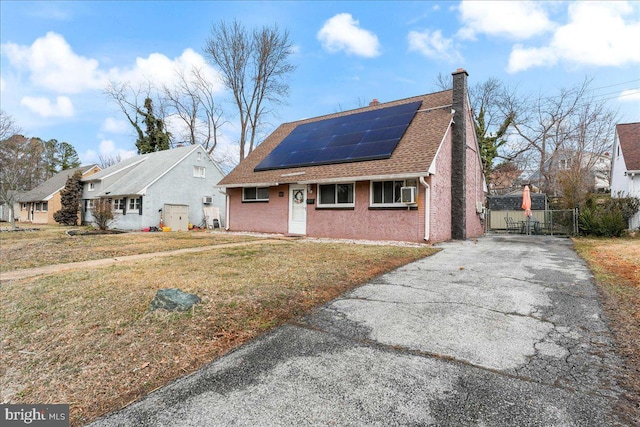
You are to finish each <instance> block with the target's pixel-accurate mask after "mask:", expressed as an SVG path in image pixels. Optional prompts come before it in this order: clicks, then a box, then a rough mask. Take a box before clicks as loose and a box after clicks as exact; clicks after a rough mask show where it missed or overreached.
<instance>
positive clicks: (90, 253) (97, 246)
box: [0, 226, 258, 272]
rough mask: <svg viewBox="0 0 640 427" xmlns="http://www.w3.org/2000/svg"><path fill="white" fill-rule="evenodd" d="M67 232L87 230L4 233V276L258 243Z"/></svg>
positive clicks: (216, 236) (218, 237)
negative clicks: (55, 266)
mask: <svg viewBox="0 0 640 427" xmlns="http://www.w3.org/2000/svg"><path fill="white" fill-rule="evenodd" d="M67 230H79V231H80V230H83V228H67V227H58V226H43V227H42V228H40V230H39V231H20V232H3V233H0V260H2V263H0V272H4V271H11V270H18V269H23V268H34V267H42V266H45V265H53V264H64V263H68V262H77V261H89V260H94V259H102V258H112V257H118V256H125V255H137V254H143V253H151V252H163V251H171V250H174V249H183V248H192V247H198V246H208V245H217V244H223V243H230V242H241V241H250V240H258V238H257V237H253V236H239V235H229V234H227V233H218V232H213V233H211V232H202V231H190V232H184V233H181V232H177V233H125V234H111V235H90V236H69V235H67V234H66V231H67Z"/></svg>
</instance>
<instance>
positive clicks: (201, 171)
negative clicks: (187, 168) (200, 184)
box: [193, 166, 206, 178]
mask: <svg viewBox="0 0 640 427" xmlns="http://www.w3.org/2000/svg"><path fill="white" fill-rule="evenodd" d="M205 172H206V169H205V168H204V166H194V167H193V176H194V177H195V178H204V177H205Z"/></svg>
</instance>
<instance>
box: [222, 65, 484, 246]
mask: <svg viewBox="0 0 640 427" xmlns="http://www.w3.org/2000/svg"><path fill="white" fill-rule="evenodd" d="M467 76H468V74H467V72H466V71H464V70H462V69H459V70H457V71H456V72H455V73H453V89H452V90H446V91H442V92H436V93H431V94H427V95H420V96H415V97H411V98H406V99H401V100H396V101H391V102H385V103H379V102H377V100H374V101H373V102H372V103H371V104H370V105H369V106H368V107H365V108H360V109H356V110H351V111H344V112H340V113H335V114H330V115H326V116H321V117H314V118H311V119H305V120H300V121H296V122H292V123H284V124H282V125H280V126H279V127H278V128H277V129H276V130H275V131H274V132H273V133H272V134H271V135H270V136H269V137H267V138H266V139H265V140H264V142H262V144H260V145H259V146H258V147H257V148H256V149H255V150H253V151H252V152H251V153H250V154H249V155H248V156H247V157H246V158H245V159H244V160H242V161H241V162H240V164H239V165H238V166H237V167H236V168H235V169H234V170H233V171H231V173H229V174H228V175H227V176H226V177H224V178H223V179H222V180H221V181H220V183H219V184H218V186H219V187H221V188H222V189H223V191H224V192H225V194H226V205H227V206H226V216H227V217H226V221H225V224H226V228H227V229H229V230H232V231H252V232H263V233H279V234H285V235H303V236H309V237H324V238H344V239H363V240H389V241H407V242H420V243H424V242H429V243H435V242H442V241H446V240H450V239H458V240H461V239H467V238H472V237H477V236H480V235H482V234H483V229H484V228H483V215H484V214H483V209H484V208H483V205H484V200H485V193H486V184H485V179H484V175H483V171H482V163H481V161H480V155H479V150H478V142H477V139H476V135H475V132H474V127H473V116H472V113H471V109H470V105H469V98H468V93H467Z"/></svg>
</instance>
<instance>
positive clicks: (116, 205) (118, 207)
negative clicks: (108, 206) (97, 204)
mask: <svg viewBox="0 0 640 427" xmlns="http://www.w3.org/2000/svg"><path fill="white" fill-rule="evenodd" d="M126 202H127V199H113V210H114V211H122V210H124V208H125V206H126Z"/></svg>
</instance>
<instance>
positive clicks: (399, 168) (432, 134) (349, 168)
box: [219, 90, 452, 187]
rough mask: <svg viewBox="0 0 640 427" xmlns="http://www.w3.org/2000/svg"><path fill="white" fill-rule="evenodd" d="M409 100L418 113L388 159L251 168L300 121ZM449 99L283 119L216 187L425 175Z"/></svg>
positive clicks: (448, 94)
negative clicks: (295, 119)
mask: <svg viewBox="0 0 640 427" xmlns="http://www.w3.org/2000/svg"><path fill="white" fill-rule="evenodd" d="M411 103H416V105H417V112H416V113H415V115H414V116H413V119H412V120H411V122H410V123H409V125H408V127H407V128H406V130H405V131H404V133H403V134H402V137H401V138H400V140H399V142H398V144H397V146H396V147H395V150H393V152H392V153H391V155H390V156H389V157H388V158H385V159H375V160H366V161H349V162H340V163H332V164H323V165H311V166H300V167H286V168H281V169H274V170H258V171H256V170H255V168H256V166H258V165H259V164H260V163H261V162H262V161H263V160H264V159H266V158H267V157H268V156H269V155H270V154H271V153H272V152H274V151H275V149H276V147H278V146H279V145H280V144H281V143H282V142H283V141H284V140H285V138H287V136H289V135H290V134H292V132H293V131H294V130H295V129H296V128H297V127H299V126H301V125H306V124H309V123H314V122H319V121H323V120H327V119H334V118H339V117H342V118H344V117H347V116H353V115H355V114H359V113H363V112H368V111H375V110H380V109H384V108H389V107H394V106H399V105H405V104H411ZM451 103H452V91H451V90H447V91H443V92H436V93H432V94H428V95H421V96H416V97H412V98H407V99H402V100H397V101H392V102H388V103H381V104H377V105H374V106H369V107H365V108H361V109H357V110H351V111H346V112H341V113H335V114H331V115H327V116H321V117H315V118H311V119H306V120H300V121H297V122H292V123H284V124H282V125H280V126H279V127H278V128H277V129H276V130H275V131H274V132H273V133H272V134H271V135H269V137H267V139H265V140H264V142H262V144H260V145H259V146H258V147H256V149H255V150H253V151H252V152H251V153H250V154H249V155H248V156H247V157H246V158H245V159H244V160H242V161H241V162H240V164H239V165H238V166H237V167H236V168H235V169H234V170H233V171H231V173H229V174H228V175H227V176H226V177H225V178H223V179H222V180H221V181H220V184H219V185H220V186H223V187H224V186H226V187H233V186H243V185H260V184H262V185H274V184H276V183H292V182H311V181H316V182H322V181H327V182H328V181H336V180H340V179H354V178H359V177H371V176H381V177H382V176H397V175H406V176H419V175H426V174H428V169H429V166H430V165H431V164H432V162H433V159H434V157H435V155H436V153H437V151H438V148H439V146H440V144H441V142H442V140H443V137H444V135H445V133H446V131H447V129H448V127H449V125H450V123H451Z"/></svg>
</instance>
